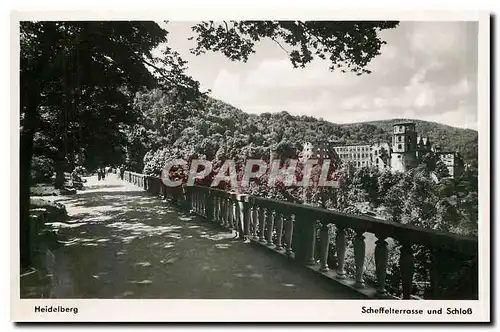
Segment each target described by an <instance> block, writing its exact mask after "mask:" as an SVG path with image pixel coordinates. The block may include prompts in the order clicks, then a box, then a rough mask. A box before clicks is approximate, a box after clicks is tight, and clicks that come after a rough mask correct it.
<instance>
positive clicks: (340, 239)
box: [335, 226, 347, 279]
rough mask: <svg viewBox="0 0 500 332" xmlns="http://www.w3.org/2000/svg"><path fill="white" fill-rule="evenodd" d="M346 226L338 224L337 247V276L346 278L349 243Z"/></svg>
mask: <svg viewBox="0 0 500 332" xmlns="http://www.w3.org/2000/svg"><path fill="white" fill-rule="evenodd" d="M345 233H346V232H345V228H344V227H341V226H337V232H336V234H335V249H336V251H337V271H336V272H337V278H338V279H345V268H344V267H345V249H346V245H347V243H346V242H347V241H346V234H345Z"/></svg>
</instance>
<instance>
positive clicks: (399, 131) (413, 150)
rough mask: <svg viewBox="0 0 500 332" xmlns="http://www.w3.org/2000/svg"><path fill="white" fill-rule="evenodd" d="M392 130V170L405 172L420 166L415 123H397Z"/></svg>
mask: <svg viewBox="0 0 500 332" xmlns="http://www.w3.org/2000/svg"><path fill="white" fill-rule="evenodd" d="M392 128H393V130H392V151H391V152H392V153H391V169H392V170H393V171H401V172H404V171H406V170H408V169H410V168H412V167H415V166H416V165H417V164H418V161H417V132H416V131H415V123H413V122H406V123H397V124H395V125H393V126H392Z"/></svg>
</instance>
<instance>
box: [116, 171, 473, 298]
mask: <svg viewBox="0 0 500 332" xmlns="http://www.w3.org/2000/svg"><path fill="white" fill-rule="evenodd" d="M124 179H125V180H126V181H128V182H131V183H133V184H135V185H137V186H139V187H141V188H144V189H145V190H147V191H149V192H151V193H152V194H155V195H161V196H162V198H164V199H169V200H172V201H174V202H176V203H178V204H179V205H181V206H182V207H183V208H184V209H186V210H188V211H190V212H191V213H194V214H196V215H199V216H202V217H204V218H206V219H207V220H209V221H212V222H214V223H217V224H219V225H220V226H222V227H224V228H226V229H229V230H234V231H237V232H238V235H239V237H240V238H241V239H242V240H250V241H252V242H254V243H260V244H262V245H264V246H266V247H268V248H270V249H272V250H274V251H275V252H278V253H281V254H283V255H285V256H287V257H290V258H292V259H293V260H295V261H296V262H298V263H300V264H303V265H305V266H307V267H309V268H310V269H312V270H315V271H317V272H318V273H321V274H323V275H324V276H325V277H327V278H330V279H332V280H336V281H337V282H340V283H343V284H344V285H346V286H348V287H351V288H353V289H356V290H357V291H360V292H363V293H365V294H366V295H368V296H370V297H378V298H387V297H389V298H390V296H389V294H388V293H387V285H386V275H387V270H388V258H389V247H388V240H390V241H393V242H394V241H397V243H398V244H399V245H398V246H397V247H398V250H399V262H398V264H397V265H398V269H399V275H400V286H401V289H402V292H401V293H402V296H401V297H400V298H402V299H410V298H414V297H413V296H412V287H413V284H414V283H413V276H414V273H415V271H414V268H415V264H414V255H415V254H416V252H415V250H416V249H418V248H417V246H419V247H420V248H425V249H427V250H428V252H429V257H430V260H429V264H428V266H424V267H423V268H424V270H426V272H427V273H428V276H429V280H430V282H429V284H430V287H429V288H430V292H429V293H428V295H427V296H426V298H432V299H440V298H442V297H440V294H439V290H440V283H442V280H441V279H444V277H445V276H444V275H443V274H442V273H441V268H442V266H443V263H446V261H447V260H450V259H451V258H453V259H460V260H463V261H465V262H468V263H469V264H471V265H472V266H473V268H472V270H471V271H472V272H471V276H470V279H471V280H475V281H476V285H466V287H469V288H468V289H470V290H471V291H470V292H464V293H463V294H462V295H463V299H472V298H477V256H478V245H477V238H476V237H469V236H462V235H457V234H453V233H448V232H441V231H436V230H432V229H426V228H421V227H416V226H412V225H407V224H400V223H396V222H391V221H386V220H380V219H375V218H371V217H367V216H360V215H352V214H346V213H340V212H336V211H331V210H326V209H321V208H316V207H312V206H306V205H302V204H295V203H289V202H283V201H276V200H272V199H265V198H260V197H254V196H249V195H245V194H237V193H234V192H227V191H222V190H218V189H213V188H210V187H202V186H191V187H187V186H179V187H175V188H172V187H168V188H167V187H166V186H164V185H163V183H162V182H161V180H160V179H159V178H157V177H151V176H145V175H142V174H138V173H132V172H125V176H124ZM367 233H369V234H370V233H371V234H373V235H374V236H375V238H376V242H375V249H374V253H373V254H374V261H375V275H376V282H375V285H367V284H366V283H365V281H364V280H363V276H364V274H365V263H366V260H367V257H366V253H367V248H366V240H365V234H367ZM348 234H350V236H348ZM348 241H352V247H351V248H352V251H353V253H352V254H353V256H354V274H353V275H354V276H353V278H349V277H348V274H347V272H346V250H347V249H348V248H349V246H348ZM333 244H334V250H333V251H332V250H331V249H330V246H331V245H333ZM332 261H333V262H334V266H330V265H331V263H330V262H332ZM420 268H422V267H420ZM474 287H475V288H474ZM472 289H475V291H474V290H472Z"/></svg>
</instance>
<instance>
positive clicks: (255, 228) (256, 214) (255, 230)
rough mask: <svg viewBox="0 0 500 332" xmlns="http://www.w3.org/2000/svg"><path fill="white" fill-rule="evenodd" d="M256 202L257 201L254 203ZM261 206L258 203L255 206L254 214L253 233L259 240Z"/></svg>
mask: <svg viewBox="0 0 500 332" xmlns="http://www.w3.org/2000/svg"><path fill="white" fill-rule="evenodd" d="M254 204H255V203H254ZM259 209H260V208H259V207H258V206H257V205H254V206H253V210H252V212H253V216H252V225H253V226H252V234H253V239H254V240H258V239H259V232H258V227H259Z"/></svg>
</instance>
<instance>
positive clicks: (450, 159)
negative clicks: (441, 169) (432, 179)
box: [432, 146, 465, 178]
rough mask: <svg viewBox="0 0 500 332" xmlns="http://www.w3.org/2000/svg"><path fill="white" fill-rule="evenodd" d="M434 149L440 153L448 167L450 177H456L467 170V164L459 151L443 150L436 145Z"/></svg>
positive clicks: (436, 152)
mask: <svg viewBox="0 0 500 332" xmlns="http://www.w3.org/2000/svg"><path fill="white" fill-rule="evenodd" d="M432 151H433V152H434V153H435V154H437V155H439V158H440V159H441V161H442V162H443V163H444V165H445V166H446V168H447V169H448V173H449V174H450V177H452V178H455V177H459V176H461V175H462V174H463V173H464V171H465V164H464V161H463V159H462V158H461V156H460V154H459V153H458V152H454V151H443V150H441V147H439V146H435V147H433V148H432Z"/></svg>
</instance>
